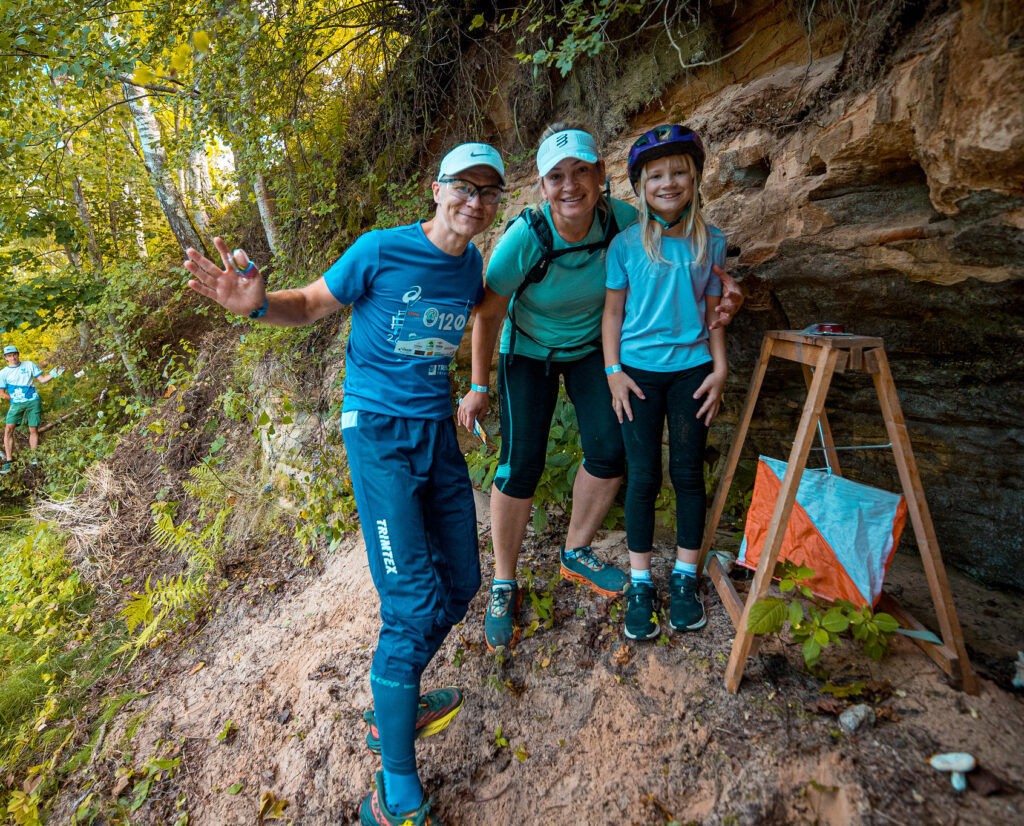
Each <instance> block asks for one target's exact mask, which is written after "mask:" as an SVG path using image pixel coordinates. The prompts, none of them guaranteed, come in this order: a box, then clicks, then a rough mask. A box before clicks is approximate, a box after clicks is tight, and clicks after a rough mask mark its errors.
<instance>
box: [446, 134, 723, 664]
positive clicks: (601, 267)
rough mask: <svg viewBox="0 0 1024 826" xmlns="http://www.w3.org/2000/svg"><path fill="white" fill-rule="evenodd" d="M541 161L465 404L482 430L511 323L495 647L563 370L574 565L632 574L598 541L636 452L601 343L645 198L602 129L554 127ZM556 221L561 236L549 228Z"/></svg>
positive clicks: (487, 628)
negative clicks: (614, 400) (616, 404)
mask: <svg viewBox="0 0 1024 826" xmlns="http://www.w3.org/2000/svg"><path fill="white" fill-rule="evenodd" d="M537 173H538V180H539V184H540V193H541V196H542V198H543V203H542V204H541V206H540V207H538V208H536V211H535V213H534V216H533V217H534V219H535V221H534V222H531V221H529V220H525V219H522V220H517V221H516V222H515V223H513V225H512V226H511V227H510V228H509V230H508V232H506V233H505V235H504V236H503V237H502V238H501V240H500V241H499V243H498V245H497V247H496V248H495V250H494V253H493V254H492V256H491V259H490V262H489V264H488V267H487V279H486V290H485V295H484V300H483V302H482V303H481V304H479V305H478V306H477V309H476V318H475V321H474V325H473V366H472V389H471V390H470V392H469V393H468V394H467V395H466V397H465V398H464V399H463V401H462V404H461V405H460V408H459V414H458V415H459V422H460V423H461V424H463V425H464V426H465V427H467V428H469V429H470V430H472V428H473V423H474V421H475V420H476V419H479V418H482V417H483V416H484V414H486V412H487V409H488V406H489V401H488V395H487V394H488V390H489V388H488V386H487V385H488V380H489V376H490V369H491V359H492V357H493V354H494V345H495V343H496V342H497V340H498V333H499V331H501V347H500V351H499V359H498V385H499V386H498V403H499V409H500V417H501V433H502V440H501V455H500V457H499V460H498V470H497V473H496V474H495V478H494V488H493V490H492V492H491V508H490V510H491V538H492V541H493V544H494V564H495V573H494V582H493V584H492V586H491V595H490V600H489V601H488V605H487V613H486V616H485V619H484V638H485V640H486V642H487V645H488V647H489V648H491V649H494V648H497V647H498V646H499V645H512V644H513V643H514V642H515V640H516V639H517V638H518V627H517V625H516V617H515V611H516V608H517V607H518V604H519V600H520V595H519V592H518V586H517V584H516V578H515V577H516V566H517V562H518V558H519V549H520V547H521V545H522V542H523V538H524V536H525V533H526V525H527V523H528V521H529V518H530V508H531V505H532V503H533V493H534V489H535V488H536V485H537V482H538V481H539V479H540V476H541V473H542V472H543V470H544V462H545V454H546V449H547V442H548V430H549V428H550V425H551V416H552V413H553V412H554V408H555V404H556V402H557V399H558V388H559V381H560V379H561V380H563V381H564V382H565V387H566V391H567V392H568V395H569V398H570V399H571V400H572V402H573V404H574V406H575V408H576V416H577V419H578V421H579V428H580V442H581V446H582V448H583V455H584V460H583V464H582V465H581V466H580V469H579V471H578V473H577V475H576V481H575V484H574V485H573V508H572V516H571V518H570V520H569V528H568V531H567V533H566V538H565V547H564V548H563V550H562V552H561V572H562V576H563V577H565V578H567V579H572V580H575V581H578V582H582V583H584V584H586V585H588V586H589V587H591V588H592V589H594V590H595V591H597V592H598V593H601V594H605V595H609V596H612V595H617V594H620V593H622V590H623V588H624V587H625V585H626V583H627V581H628V578H627V576H626V574H625V573H624V572H623V571H621V570H619V569H618V568H614V567H612V566H609V565H606V564H604V563H603V562H602V561H601V560H599V559H598V558H597V556H596V555H595V554H594V553H593V552H592V551H591V549H590V543H591V541H592V540H593V538H594V534H595V533H596V532H597V529H598V527H599V526H600V524H601V522H602V520H603V519H604V517H605V515H606V514H607V512H608V508H609V507H610V506H611V503H612V501H613V500H614V498H615V494H616V493H617V491H618V489H619V485H620V484H621V482H622V475H623V470H624V463H625V460H624V451H623V447H622V436H621V431H620V428H619V423H618V420H617V418H616V416H615V413H614V411H613V410H612V404H611V396H610V394H609V392H608V385H607V382H606V380H605V375H604V358H603V355H602V352H601V338H600V337H601V316H602V312H603V309H604V297H605V290H604V286H605V254H606V248H607V245H608V243H609V242H610V240H611V237H612V236H614V235H615V234H616V232H617V231H618V230H620V229H623V228H625V227H626V226H627V225H628V224H631V223H633V222H634V221H635V220H636V209H635V208H634V207H632V206H631V205H630V204H627V203H625V202H623V201H618V200H616V199H614V198H608V197H607V196H605V195H604V186H605V166H604V162H603V161H602V160H601V158H600V154H599V152H598V149H597V144H596V142H595V141H594V138H593V137H592V136H591V135H590V134H588V133H587V132H585V131H583V130H580V129H574V128H570V127H567V126H566V125H564V124H556V125H554V126H550V127H548V129H547V130H546V131H545V133H544V135H543V136H542V139H541V143H540V147H539V148H538V150H537ZM544 225H546V227H547V230H548V238H549V239H550V242H549V243H545V241H544V240H543V238H542V235H543V234H544ZM546 247H547V248H549V249H550V250H551V251H552V252H553V254H554V255H553V257H551V260H550V263H549V264H548V267H547V270H546V273H545V274H544V276H543V279H542V280H540V281H539V282H537V283H530V284H528V285H527V286H525V287H524V286H523V284H524V281H525V280H526V279H527V276H528V275H529V274H530V273H531V271H532V270H533V269H534V265H535V264H536V263H537V262H538V261H539V260H541V258H542V257H544V254H545V248H546ZM565 250H573V251H572V252H565ZM722 274H723V275H724V273H722ZM726 279H728V276H726ZM729 282H731V279H729ZM730 286H731V290H730V289H729V287H730ZM727 292H728V298H729V299H730V300H729V301H727V302H724V304H723V310H724V313H723V314H724V315H725V316H726V318H725V321H727V320H728V317H731V315H732V313H734V312H735V310H736V309H738V307H739V302H740V301H742V297H741V296H740V294H739V289H738V288H737V287H735V282H731V283H728V284H727ZM510 305H511V307H510ZM510 309H511V312H510ZM503 322H504V329H502V325H503Z"/></svg>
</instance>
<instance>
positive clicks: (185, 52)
mask: <svg viewBox="0 0 1024 826" xmlns="http://www.w3.org/2000/svg"><path fill="white" fill-rule="evenodd" d="M191 56H192V50H191V49H190V48H189V47H188V46H187V45H186V44H185V43H182V44H181V45H180V46H178V47H177V48H176V49H175V50H174V53H173V54H172V55H171V68H172V69H174V70H175V71H178V72H183V71H185V67H186V66H188V59H189V58H190V57H191Z"/></svg>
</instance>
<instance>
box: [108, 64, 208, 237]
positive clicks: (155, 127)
mask: <svg viewBox="0 0 1024 826" xmlns="http://www.w3.org/2000/svg"><path fill="white" fill-rule="evenodd" d="M121 89H122V91H123V92H124V97H125V100H126V101H128V108H129V109H130V110H131V113H132V117H133V118H134V119H135V128H136V130H137V131H138V133H139V145H140V146H141V149H142V157H143V160H144V161H145V164H146V170H147V171H148V172H149V177H150V180H151V181H152V182H153V188H154V189H155V190H156V197H157V200H158V201H160V207H161V208H162V209H163V211H164V216H165V217H166V218H167V223H168V224H169V225H170V227H171V232H173V233H174V237H175V238H177V239H178V243H179V244H181V247H182V249H185V248H187V247H194V248H195V249H197V250H199V251H200V252H201V253H203V254H204V255H206V254H207V249H206V245H205V244H204V243H203V239H202V237H201V236H200V235H199V233H198V232H197V231H196V228H195V225H194V224H193V223H192V219H191V218H190V217H189V214H188V208H187V206H186V205H185V201H184V199H182V197H181V192H180V191H179V189H178V187H177V186H175V185H174V179H173V178H172V177H171V172H170V170H169V169H168V168H167V150H166V149H164V145H163V138H162V136H161V134H160V124H159V123H157V120H156V116H155V115H154V114H153V110H152V109H150V106H149V100H148V99H147V98H146V96H145V95H146V92H145V90H143V89H142V88H140V87H138V86H136V85H134V84H132V83H123V84H121Z"/></svg>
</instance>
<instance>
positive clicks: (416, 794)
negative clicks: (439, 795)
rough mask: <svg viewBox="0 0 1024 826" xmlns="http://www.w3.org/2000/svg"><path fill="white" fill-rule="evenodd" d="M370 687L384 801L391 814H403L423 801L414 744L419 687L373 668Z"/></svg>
mask: <svg viewBox="0 0 1024 826" xmlns="http://www.w3.org/2000/svg"><path fill="white" fill-rule="evenodd" d="M370 688H371V690H372V691H373V711H374V714H375V715H376V717H377V733H378V735H379V736H380V749H381V762H382V763H383V770H384V793H385V794H384V797H385V800H384V805H385V806H387V808H388V811H389V812H391V813H392V814H401V813H402V812H408V811H411V810H413V809H416V808H418V807H419V805H420V804H421V803H422V802H423V788H422V787H421V786H420V779H419V775H417V773H416V746H415V742H416V712H417V711H418V709H419V704H420V687H419V684H418V683H413V684H406V683H401V682H397V681H395V680H389V679H386V678H384V677H380V676H378V675H377V674H375V673H374V672H373V670H372V669H371V671H370Z"/></svg>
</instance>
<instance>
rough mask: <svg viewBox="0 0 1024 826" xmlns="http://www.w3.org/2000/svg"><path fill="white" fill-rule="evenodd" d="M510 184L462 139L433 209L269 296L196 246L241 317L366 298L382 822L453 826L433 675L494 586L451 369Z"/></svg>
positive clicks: (353, 450) (364, 446)
mask: <svg viewBox="0 0 1024 826" xmlns="http://www.w3.org/2000/svg"><path fill="white" fill-rule="evenodd" d="M504 183H505V168H504V165H503V164H502V161H501V157H500V155H499V154H498V152H497V151H496V150H495V149H494V148H493V147H490V146H488V145H487V144H480V143H471V144H462V145H461V146H457V147H456V148H455V149H453V150H452V151H451V152H449V153H448V154H447V155H446V156H445V157H444V159H443V160H442V161H441V168H440V174H439V175H438V178H437V180H436V181H435V182H434V184H433V193H434V203H435V204H436V205H437V211H436V213H435V215H434V217H433V218H431V219H430V220H429V221H424V222H421V223H416V224H412V225H410V226H404V227H396V228H394V229H386V230H376V231H372V232H368V233H366V234H365V235H362V236H361V237H360V238H358V239H357V240H356V242H355V243H354V244H353V245H352V246H351V247H350V248H349V249H348V250H347V251H346V252H345V254H344V255H343V256H342V257H341V258H340V259H339V260H338V261H337V262H336V263H335V264H334V265H333V266H332V267H331V268H330V269H329V270H328V271H327V272H326V273H325V274H324V276H323V277H322V278H319V279H317V280H316V281H314V282H313V283H312V284H309V285H307V286H306V287H303V288H302V289H299V290H278V291H276V292H273V293H267V292H266V287H265V284H264V281H263V279H262V278H261V277H260V274H259V271H258V270H256V269H255V267H253V265H252V263H251V262H249V261H248V259H247V258H246V257H245V254H244V253H243V252H241V250H236V251H235V252H234V253H229V251H228V248H227V246H226V245H225V244H224V242H223V241H222V240H221V239H220V238H215V239H214V245H215V246H216V247H217V250H218V252H220V255H221V260H222V261H223V264H224V268H223V269H221V268H220V267H219V266H217V265H216V264H214V263H213V262H212V261H209V260H208V259H206V258H204V257H203V256H202V255H200V254H199V253H198V252H196V251H195V250H193V249H189V250H187V255H188V260H187V261H186V262H185V269H187V270H188V271H189V272H190V273H192V274H193V275H194V276H195V278H194V280H191V281H189V282H188V283H189V286H190V287H191V288H192V289H194V290H195V291H196V292H198V293H200V294H202V295H205V296H207V297H209V298H212V299H214V300H215V301H216V302H217V303H219V304H221V305H222V306H223V307H226V308H227V309H228V310H231V311H232V312H235V313H238V314H240V315H248V316H249V317H250V318H253V319H262V320H263V321H264V322H265V323H267V324H273V325H276V326H279V327H290V326H298V325H301V324H309V323H311V322H313V321H316V320H318V319H321V318H323V317H324V316H326V315H328V314H329V313H332V312H334V311H336V310H338V309H340V308H341V307H342V306H343V305H345V304H351V305H352V330H351V332H350V334H349V337H348V344H347V347H346V351H345V384H344V392H345V399H344V404H343V405H342V414H341V427H342V436H343V438H344V440H345V450H346V453H347V455H348V463H349V470H350V473H351V477H352V489H353V492H354V494H355V498H356V507H357V509H358V511H359V519H360V523H361V524H362V528H363V536H364V538H365V540H366V550H367V556H368V557H369V562H370V574H371V576H372V577H373V583H374V585H375V586H376V588H377V591H378V593H379V594H380V600H381V621H382V623H381V631H380V638H379V640H378V644H377V649H376V651H375V652H374V655H373V662H372V665H371V668H370V687H371V689H372V691H373V701H374V709H373V711H370V712H367V713H366V715H365V716H366V719H367V722H368V723H369V724H370V731H369V734H368V735H367V738H366V742H367V745H368V746H369V747H370V749H371V750H372V751H378V752H380V754H381V759H382V763H383V769H382V771H381V772H378V773H377V775H376V784H375V788H374V789H373V790H372V791H371V792H370V794H369V795H368V796H367V797H366V799H365V800H364V801H363V804H362V806H361V807H360V810H359V815H360V820H361V821H362V823H363V824H365V825H366V826H393V824H398V823H405V822H407V821H408V822H411V823H414V824H426V823H433V824H435V826H436V824H437V820H436V818H430V817H428V814H427V812H428V808H429V804H428V803H427V802H426V801H425V799H424V796H423V790H422V787H421V785H420V780H419V775H418V773H417V771H416V753H415V747H414V741H415V738H416V737H422V736H425V735H428V734H434V733H436V732H438V731H440V730H442V729H443V728H444V727H445V726H446V725H447V724H448V722H449V721H450V720H451V719H452V717H454V715H455V714H456V712H457V711H458V710H459V708H460V707H461V705H462V693H461V692H460V691H459V690H458V689H452V688H447V689H440V690H436V691H431V692H428V693H427V694H424V695H422V696H420V688H419V683H420V675H421V674H422V673H423V670H424V669H425V668H426V666H427V663H428V662H429V661H430V660H431V658H432V657H433V656H434V654H435V653H436V652H437V650H438V648H439V647H440V646H441V643H442V642H443V641H444V639H445V637H446V636H447V634H448V631H449V630H450V629H451V627H452V626H453V625H454V624H455V623H457V622H459V621H461V620H462V618H463V617H464V616H465V614H466V609H467V608H468V607H469V602H470V600H471V599H472V598H473V595H474V594H475V593H476V591H477V589H478V588H479V587H480V561H479V552H478V544H477V534H476V512H475V507H474V502H473V489H472V487H471V485H470V482H469V474H468V473H467V471H466V462H465V459H464V458H463V456H462V452H461V451H460V450H459V445H458V441H457V439H456V435H455V425H454V421H453V418H452V408H451V387H450V384H449V381H448V364H449V363H450V362H451V359H452V356H453V355H454V354H455V351H456V349H457V348H458V346H459V341H460V340H461V338H462V333H463V330H464V329H465V327H466V321H467V320H468V318H469V314H470V312H471V311H472V309H473V307H474V306H475V305H476V304H477V303H479V301H480V300H481V298H482V297H483V260H482V259H481V256H480V253H479V252H478V251H477V249H476V248H475V247H474V246H473V245H472V244H471V243H470V241H471V239H472V238H473V236H474V235H477V234H478V233H480V232H483V231H484V230H486V229H487V228H488V227H489V226H490V225H491V224H492V223H493V222H494V219H495V216H496V214H497V209H498V202H499V200H500V199H501V192H502V187H503V186H504Z"/></svg>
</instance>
